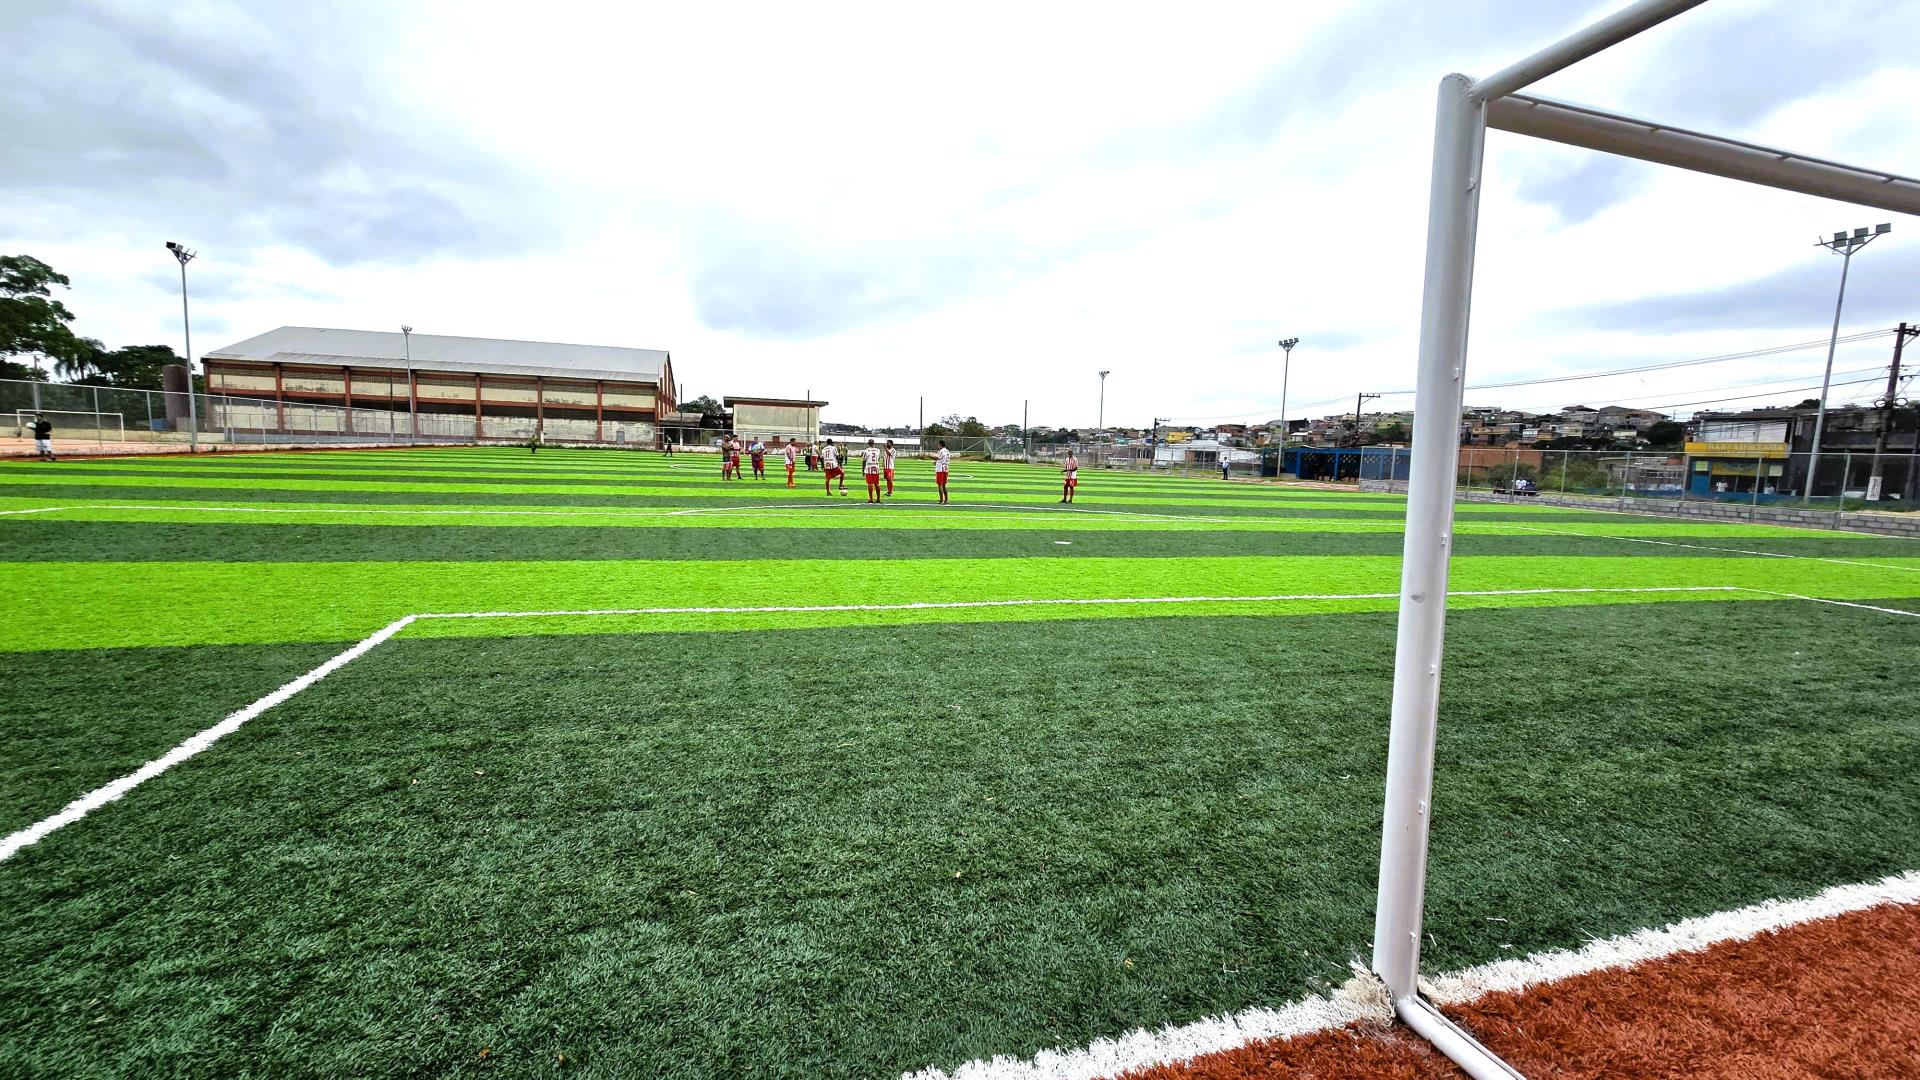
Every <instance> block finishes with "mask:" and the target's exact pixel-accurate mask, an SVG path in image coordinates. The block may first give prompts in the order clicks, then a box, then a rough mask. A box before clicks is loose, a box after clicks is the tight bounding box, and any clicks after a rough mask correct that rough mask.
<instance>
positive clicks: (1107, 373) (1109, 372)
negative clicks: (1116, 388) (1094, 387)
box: [1100, 369, 1113, 379]
mask: <svg viewBox="0 0 1920 1080" xmlns="http://www.w3.org/2000/svg"><path fill="white" fill-rule="evenodd" d="M1111 374H1113V371H1112V370H1111V369H1109V370H1107V371H1103V372H1101V373H1100V377H1101V378H1103V379H1104V378H1106V377H1107V376H1109V375H1111Z"/></svg>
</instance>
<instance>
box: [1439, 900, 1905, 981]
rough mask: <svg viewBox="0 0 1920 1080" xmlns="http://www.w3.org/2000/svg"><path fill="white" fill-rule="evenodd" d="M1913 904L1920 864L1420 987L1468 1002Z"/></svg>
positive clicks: (1485, 966) (1499, 964)
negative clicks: (1772, 932) (1858, 913)
mask: <svg viewBox="0 0 1920 1080" xmlns="http://www.w3.org/2000/svg"><path fill="white" fill-rule="evenodd" d="M1912 903H1920V870H1909V871H1907V872H1905V873H1901V874H1890V875H1888V876H1887V877H1883V878H1881V879H1880V880H1878V881H1869V882H1864V883H1860V884H1850V885H1835V886H1833V887H1832V888H1829V889H1824V890H1822V891H1820V892H1818V893H1815V894H1814V895H1812V896H1809V897H1804V898H1802V899H1798V900H1765V901H1762V902H1760V903H1758V904H1753V905H1751V906H1748V907H1743V908H1735V909H1733V910H1732V911H1722V912H1717V913H1715V914H1712V915H1702V916H1699V917H1696V918H1691V919H1682V920H1680V921H1679V922H1676V923H1673V924H1671V925H1669V926H1666V927H1662V928H1660V929H1657V930H1656V929H1646V930H1636V931H1634V932H1632V933H1629V934H1621V935H1619V936H1617V937H1610V938H1602V939H1597V940H1594V941H1589V942H1588V943H1587V944H1586V945H1585V946H1583V947H1582V948H1579V949H1566V950H1559V949H1556V950H1551V951H1548V952H1542V953H1535V954H1533V955H1531V956H1528V957H1525V958H1523V959H1516V960H1497V961H1495V962H1493V963H1490V964H1480V965H1478V966H1475V967H1470V968H1467V969H1465V970H1463V971H1458V972H1454V973H1453V974H1450V975H1437V976H1434V977H1433V978H1431V979H1425V980H1422V983H1421V991H1422V992H1423V993H1424V994H1425V995H1426V996H1427V998H1428V999H1429V1000H1431V1001H1433V1002H1434V1003H1435V1004H1438V1005H1461V1004H1465V1003H1466V1002H1469V1001H1472V1000H1474V999H1476V998H1478V997H1480V996H1481V995H1482V994H1490V993H1496V992H1511V991H1516V990H1524V989H1526V988H1527V987H1529V986H1537V985H1539V984H1541V983H1552V982H1559V981H1560V980H1562V979H1569V978H1572V977H1574V976H1576V975H1585V974H1588V973H1590V972H1595V971H1605V970H1608V969H1610V968H1623V967H1633V966H1635V965H1638V964H1643V963H1646V962H1647V961H1649V960H1660V959H1663V958H1665V957H1669V956H1674V955H1677V954H1680V953H1689V952H1700V951H1701V950H1704V949H1707V948H1710V947H1712V946H1714V945H1719V944H1722V943H1724V942H1729V941H1745V940H1747V939H1748V938H1752V937H1758V936H1759V935H1761V934H1763V933H1766V932H1768V931H1770V930H1784V929H1786V928H1788V927H1791V926H1799V925H1801V924H1802V923H1809V922H1815V921H1817V920H1820V919H1828V918H1832V917H1834V916H1836V915H1848V914H1851V913H1853V912H1856V911H1864V910H1866V909H1868V908H1872V907H1879V906H1880V905H1882V904H1912Z"/></svg>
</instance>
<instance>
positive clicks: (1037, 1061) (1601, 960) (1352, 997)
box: [902, 871, 1920, 1080]
mask: <svg viewBox="0 0 1920 1080" xmlns="http://www.w3.org/2000/svg"><path fill="white" fill-rule="evenodd" d="M1916 902H1920V871H1909V872H1907V873H1904V874H1894V875H1891V876H1889V877H1884V878H1881V879H1880V880H1879V881H1872V882H1867V883H1864V884H1858V885H1836V886H1834V887H1833V888H1830V889H1827V890H1825V891H1823V892H1820V893H1818V894H1816V895H1814V896H1810V897H1807V898H1805V899H1801V900H1768V901H1765V902H1762V903H1759V904H1755V905H1753V906H1751V907H1744V908H1737V909H1735V910H1733V911H1723V912H1720V913H1718V914H1714V915H1705V916H1701V917H1699V918H1693V919H1683V920H1681V921H1680V922H1677V923H1674V924H1673V925H1671V926H1668V927H1665V928H1663V929H1658V930H1654V929H1647V930H1637V931H1634V932H1633V933H1630V934H1622V935H1620V936H1618V937H1611V938H1605V939H1598V940H1594V941H1590V942H1588V943H1587V945H1586V946H1585V947H1584V948H1581V949H1578V950H1555V951H1550V952H1543V953H1535V954H1533V955H1531V956H1527V957H1524V958H1519V959H1514V960H1501V961H1498V962H1496V963H1491V964H1482V965H1480V966H1478V967H1471V968H1467V969H1466V970H1464V971H1459V972H1455V973H1452V974H1448V975H1438V976H1435V977H1433V978H1431V979H1427V980H1423V981H1422V984H1421V990H1422V991H1423V993H1424V994H1425V995H1426V996H1427V998H1428V999H1429V1000H1431V1001H1433V1002H1434V1003H1435V1004H1437V1005H1443V1006H1445V1005H1463V1004H1466V1003H1468V1002H1470V1001H1473V1000H1474V999H1476V998H1478V997H1480V996H1481V995H1483V994H1488V993H1493V992H1496V991H1515V990H1524V989H1526V988H1528V987H1531V986H1540V985H1543V984H1548V983H1554V982H1559V981H1560V980H1562V979H1568V978H1572V977H1574V976H1576V975H1585V974H1588V973H1590V972H1595V971H1604V970H1607V969H1609V968H1622V967H1633V966H1635V965H1638V964H1643V963H1647V962H1648V961H1652V960H1659V959H1663V958H1665V957H1669V956H1674V955H1677V954H1680V953H1688V952H1699V951H1701V950H1704V949H1707V948H1710V947H1712V946H1714V945H1718V944H1721V943H1723V942H1729V941H1744V940H1746V939H1748V938H1752V937H1756V936H1758V935H1760V934H1762V933H1765V932H1767V931H1770V930H1784V929H1787V928H1789V927H1793V926H1799V925H1801V924H1803V923H1809V922H1814V921H1816V920H1819V919H1827V918H1833V917H1835V916H1839V915H1847V914H1851V913H1853V912H1856V911H1864V910H1866V909H1868V908H1873V907H1878V906H1880V905H1882V904H1912V903H1916ZM1384 1001H1385V990H1384V988H1383V987H1380V986H1379V984H1378V982H1377V981H1376V980H1375V979H1374V978H1373V977H1372V976H1371V975H1369V974H1361V975H1357V976H1356V977H1355V978H1353V979H1351V980H1348V982H1347V983H1346V985H1344V986H1342V987H1340V988H1339V989H1338V990H1336V991H1334V992H1333V993H1332V994H1331V995H1328V996H1324V997H1323V996H1319V995H1315V996H1313V997H1308V998H1303V999H1301V1000H1299V1001H1295V1002H1293V1003H1291V1004H1288V1005H1285V1006H1282V1007H1280V1008H1278V1009H1260V1008H1255V1009H1247V1010H1245V1011H1244V1012H1238V1013H1234V1014H1233V1015H1231V1016H1221V1017H1210V1018H1208V1019H1205V1020H1198V1021H1195V1022H1193V1023H1191V1024H1180V1025H1177V1026H1168V1027H1163V1028H1160V1029H1158V1030H1154V1031H1149V1030H1146V1029H1144V1028H1141V1029H1136V1030H1134V1031H1132V1032H1129V1033H1127V1034H1125V1035H1122V1036H1120V1037H1118V1038H1115V1039H1101V1040H1099V1041H1097V1042H1094V1043H1092V1044H1090V1045H1088V1046H1086V1047H1083V1048H1080V1049H1076V1050H1047V1051H1042V1052H1041V1053H1039V1054H1035V1055H1034V1056H1033V1057H1031V1058H1024V1059H1022V1058H1013V1057H996V1058H991V1059H987V1060H981V1061H971V1062H968V1063H967V1064H965V1065H961V1066H960V1067H958V1068H955V1069H952V1070H943V1069H936V1068H927V1069H922V1070H920V1071H919V1072H914V1073H908V1074H906V1075H905V1076H904V1077H903V1078H902V1080H1098V1078H1100V1077H1108V1076H1113V1075H1114V1074H1116V1073H1121V1072H1125V1071H1127V1070H1130V1069H1146V1068H1152V1067H1154V1066H1159V1065H1173V1064H1177V1063H1180V1062H1185V1061H1191V1060H1192V1059H1194V1058H1196V1057H1200V1056H1202V1055H1205V1054H1216V1053H1220V1052H1222V1051H1227V1050H1233V1049H1237V1048H1239V1047H1242V1046H1245V1045H1247V1044H1248V1043H1251V1042H1255V1041H1258V1040H1265V1039H1276V1038H1293V1037H1295V1036H1299V1035H1307V1034H1312V1033H1313V1032H1316V1031H1327V1030H1331V1029H1334V1028H1340V1027H1345V1026H1346V1025H1348V1024H1351V1023H1354V1022H1356V1021H1376V1022H1381V1023H1385V1022H1387V1021H1388V1020H1390V1019H1391V1011H1390V1009H1387V1008H1384V1007H1383V1005H1382V1003H1383V1002H1384Z"/></svg>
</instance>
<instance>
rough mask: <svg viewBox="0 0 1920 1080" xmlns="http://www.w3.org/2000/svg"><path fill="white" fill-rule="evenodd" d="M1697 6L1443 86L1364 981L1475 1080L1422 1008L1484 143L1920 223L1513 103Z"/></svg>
mask: <svg viewBox="0 0 1920 1080" xmlns="http://www.w3.org/2000/svg"><path fill="white" fill-rule="evenodd" d="M1704 2H1705V0H1640V2H1639V3H1635V4H1632V5H1630V6H1628V7H1626V8H1623V9H1622V10H1620V11H1619V12H1616V13H1615V14H1613V15H1610V16H1608V17H1607V18H1605V19H1602V20H1600V21H1599V22H1597V23H1594V24H1593V25H1591V26H1589V27H1587V28H1585V29H1583V30H1581V31H1579V32H1578V33H1576V34H1574V35H1573V36H1571V37H1568V38H1566V39H1565V40H1563V41H1561V42H1559V43H1557V44H1555V45H1552V46H1550V47H1548V48H1546V49H1543V50H1541V51H1540V52H1537V53H1535V54H1533V55H1532V56H1529V57H1527V58H1526V59H1524V60H1521V61H1520V62H1519V63H1516V64H1514V65H1512V66H1510V67H1508V68H1506V69H1504V70H1502V71H1500V72H1498V73H1496V74H1494V75H1492V76H1489V77H1487V78H1485V79H1481V80H1478V81H1476V80H1474V79H1471V78H1469V77H1467V76H1465V75H1458V74H1454V75H1448V76H1447V77H1446V78H1444V79H1442V80H1441V82H1440V92H1439V102H1438V107H1437V111H1436V116H1435V120H1434V150H1433V181H1432V187H1431V190H1430V192H1429V198H1428V209H1427V254H1426V269H1425V273H1426V279H1425V287H1424V290H1423V292H1422V297H1421V312H1420V338H1419V340H1420V366H1419V376H1418V379H1417V381H1416V383H1415V387H1416V397H1415V401H1414V428H1413V459H1412V463H1411V469H1410V472H1409V474H1408V486H1407V517H1406V540H1405V551H1404V562H1403V565H1402V569H1401V580H1400V605H1399V611H1400V615H1399V629H1398V634H1397V637H1396V641H1395V646H1394V672H1393V704H1392V713H1391V720H1390V726H1389V744H1388V754H1387V775H1386V798H1385V806H1384V815H1383V818H1384V820H1383V825H1382V829H1381V843H1380V886H1379V894H1378V901H1377V906H1376V908H1375V913H1374V938H1373V970H1374V972H1375V974H1377V975H1379V976H1380V978H1381V980H1382V981H1383V982H1384V983H1385V984H1386V986H1387V989H1388V991H1389V992H1390V993H1391V994H1392V996H1393V1002H1394V1011H1395V1013H1396V1014H1397V1015H1398V1016H1399V1018H1400V1019H1401V1020H1402V1021H1403V1022H1405V1023H1406V1024H1407V1025H1408V1026H1409V1027H1411V1028H1413V1029H1414V1030H1415V1031H1417V1032H1418V1033H1420V1034H1421V1035H1423V1036H1425V1037H1426V1038H1427V1039H1429V1040H1430V1041H1431V1042H1433V1044H1434V1045H1435V1047H1436V1048H1438V1049H1439V1050H1441V1051H1442V1052H1444V1053H1445V1054H1446V1055H1447V1056H1448V1057H1450V1058H1452V1059H1453V1060H1454V1061H1455V1062H1456V1063H1458V1064H1459V1065H1460V1066H1461V1067H1462V1068H1464V1069H1465V1070H1466V1071H1467V1072H1468V1073H1469V1074H1470V1075H1472V1076H1474V1077H1475V1078H1476V1080H1487V1078H1500V1077H1514V1076H1518V1075H1519V1073H1517V1072H1516V1071H1515V1070H1514V1069H1512V1068H1511V1067H1510V1066H1508V1065H1507V1064H1506V1063H1505V1062H1502V1061H1501V1060H1500V1059H1499V1058H1498V1057H1497V1056H1495V1055H1494V1054H1492V1053H1491V1052H1489V1051H1488V1050H1486V1049H1485V1048H1484V1047H1482V1046H1481V1045H1480V1044H1479V1043H1478V1042H1476V1041H1474V1039H1473V1037H1472V1036H1471V1035H1469V1034H1467V1033H1466V1032H1465V1031H1463V1030H1461V1029H1460V1028H1459V1027H1457V1026H1455V1025H1454V1024H1453V1023H1452V1022H1451V1021H1450V1020H1448V1019H1447V1018H1446V1017H1444V1016H1442V1015H1441V1014H1440V1013H1439V1012H1438V1011H1437V1010H1435V1009H1434V1008H1433V1007H1432V1006H1431V1005H1429V1004H1428V1003H1427V1002H1426V1001H1425V1000H1423V999H1422V998H1421V997H1420V996H1419V969H1420V934H1421V924H1422V919H1423V915H1424V906H1425V894H1426V880H1427V840H1428V830H1429V825H1430V822H1431V820H1432V794H1433V760H1434V741H1435V733H1436V730H1437V723H1438V715H1439V702H1440V669H1441V657H1442V647H1443V644H1444V641H1445V636H1446V598H1447V569H1448V564H1449V561H1450V559H1451V554H1452V542H1453V536H1452V532H1453V500H1454V486H1455V481H1456V472H1457V469H1458V456H1459V435H1458V429H1459V421H1460V409H1461V405H1462V402H1463V400H1464V393H1465V387H1466V360H1467V323H1468V312H1469V308H1470V302H1471V299H1472V293H1473V256H1474V239H1475V233H1476V230H1477V227H1478V223H1479V211H1480V194H1481V191H1482V188H1483V172H1482V162H1483V148H1484V145H1485V141H1486V131H1487V129H1488V128H1489V127H1493V128H1498V129H1501V130H1505V131H1510V132H1515V133H1518V134H1523V135H1532V136H1535V137H1537V138H1543V139H1549V140H1552V141H1555V142H1561V143H1566V144H1568V145H1573V146H1580V147H1584V148H1587V149H1590V150H1599V151H1602V152H1606V153H1614V154H1621V155H1625V156H1629V157H1635V158H1639V159H1642V160H1645V161H1652V162H1656V163H1660V164H1666V165H1672V166H1676V167H1678V168H1684V169H1689V170H1692V171H1695V172H1705V173H1711V174H1714V175H1717V176H1722V177H1727V178H1730V179H1736V180H1745V181H1748V182H1751V183H1756V184H1762V185H1765V186H1768V187H1775V188H1782V189H1786V190H1789V191H1798V192H1802V193H1805V194H1810V195H1817V196H1821V197H1824V198H1831V199H1840V200H1844V201H1848V202H1853V203H1859V204H1862V205H1866V206H1873V207H1879V208H1881V209H1886V210H1895V211H1899V212H1902V213H1908V214H1920V181H1916V180H1913V179H1910V178H1907V177H1903V176H1898V175H1895V174H1893V173H1888V172H1882V171H1878V170H1870V169H1859V168H1855V167H1853V166H1849V165H1841V164H1838V163H1836V162H1831V161H1825V160H1822V159H1819V158H1813V157H1809V156H1807V155H1804V154H1793V153H1788V152H1786V151H1782V150H1775V149H1771V148H1768V147H1764V146H1757V145H1754V144H1752V143H1746V142H1741V141H1739V140H1735V139H1726V138H1721V137H1719V136H1714V135H1706V134H1702V133H1700V132H1696V131H1689V130H1686V129H1683V128H1675V127H1672V126H1670V125H1665V124H1656V123H1650V122H1648V121H1644V120H1637V119H1634V118H1631V117H1626V116H1618V115H1614V114H1610V113H1606V112H1602V111H1600V110H1597V109H1589V108H1586V107H1584V106H1578V105H1569V104H1566V103H1563V102H1557V101H1552V100H1549V99H1546V98H1539V97H1532V96H1527V95H1522V94H1520V93H1519V91H1520V90H1522V89H1524V88H1525V87H1527V86H1528V85H1530V84H1532V83H1534V82H1537V81H1538V80H1540V79H1542V78H1545V77H1546V76H1548V75H1551V74H1553V73H1554V72H1556V71H1559V70H1561V69H1563V68H1565V67H1567V66H1569V65H1571V64H1574V63H1576V62H1578V61H1580V60H1582V59H1585V58H1586V57H1589V56H1592V55H1594V54H1595V53H1598V52H1601V51H1602V50H1605V49H1607V48H1608V47H1610V46H1612V45H1616V44H1618V43H1620V42H1622V41H1625V40H1627V39H1628V38H1630V37H1633V36H1634V35H1635V34H1638V33H1640V32H1641V31H1644V30H1647V29H1649V28H1651V27H1654V26H1657V25H1659V24H1660V23H1662V22H1665V21H1666V20H1667V19H1670V18H1672V17H1674V16H1675V15H1679V14H1681V13H1682V12H1684V11H1686V10H1688V9H1690V8H1693V7H1697V6H1699V5H1700V4H1701V3H1704Z"/></svg>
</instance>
